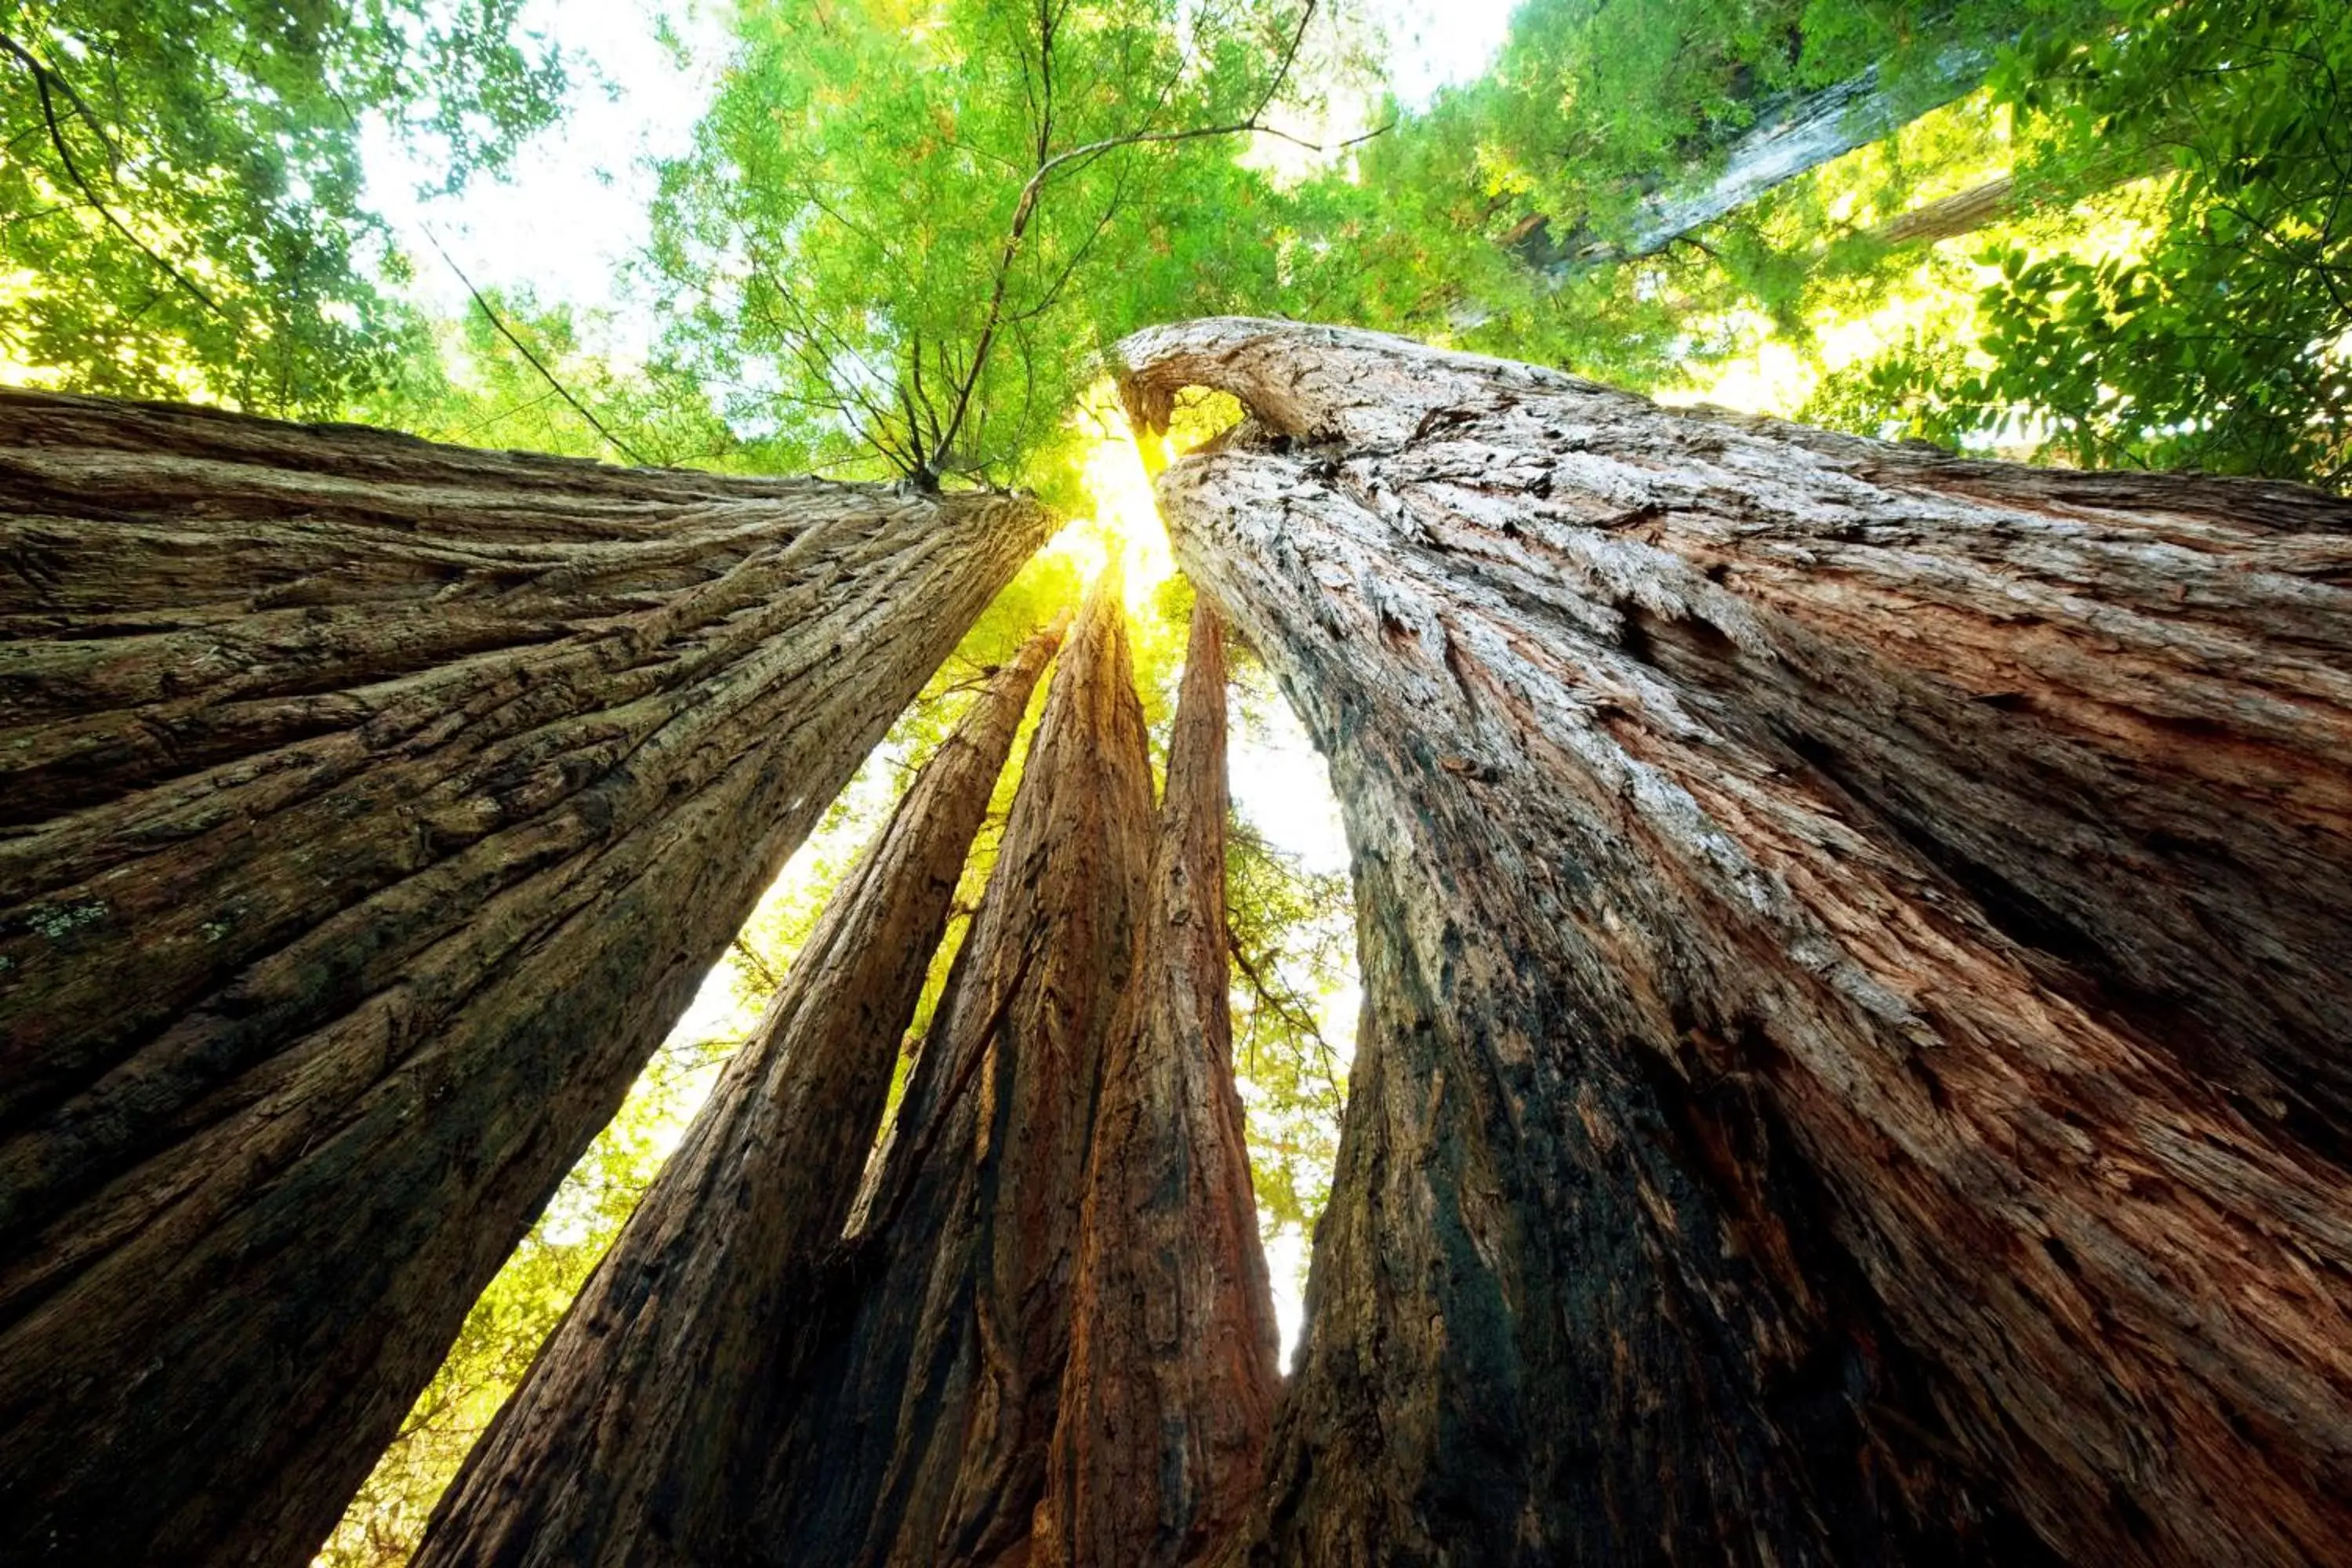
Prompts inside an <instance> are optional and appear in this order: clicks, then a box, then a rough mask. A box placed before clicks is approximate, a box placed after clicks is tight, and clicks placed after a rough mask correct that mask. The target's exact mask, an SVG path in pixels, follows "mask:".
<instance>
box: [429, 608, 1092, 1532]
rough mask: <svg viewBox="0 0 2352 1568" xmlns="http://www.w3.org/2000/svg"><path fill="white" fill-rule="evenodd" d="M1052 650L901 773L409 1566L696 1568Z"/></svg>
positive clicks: (784, 1379)
mask: <svg viewBox="0 0 2352 1568" xmlns="http://www.w3.org/2000/svg"><path fill="white" fill-rule="evenodd" d="M1060 641H1061V631H1060V628H1059V627H1058V626H1057V627H1055V628H1053V629H1052V630H1049V631H1045V632H1041V633H1039V634H1038V635H1037V636H1036V637H1033V638H1031V639H1030V641H1029V643H1028V644H1027V646H1026V647H1024V648H1023V649H1022V651H1021V653H1020V655H1019V657H1017V658H1015V659H1014V660H1013V662H1012V663H1011V664H1008V665H1006V666H1005V667H1003V668H1002V669H1000V670H998V671H997V672H996V674H995V676H994V677H993V678H992V679H991V680H990V681H989V683H988V685H987V687H986V688H985V689H983V690H982V694H981V696H980V699H979V700H978V701H977V702H976V703H975V705H974V706H973V708H972V710H971V712H970V713H968V714H966V715H965V717H964V719H963V721H962V722H961V723H960V724H959V725H958V726H957V728H956V730H955V731H954V733H952V734H951V735H950V736H949V737H948V739H947V741H946V742H944V743H943V744H942V745H941V746H940V750H939V751H938V752H936V753H935V754H934V755H933V756H932V757H931V759H930V760H929V762H928V763H925V764H924V766H923V768H922V771H921V772H920V773H918V774H917V775H916V778H915V782H914V784H912V785H911V786H910V787H909V788H908V792H907V794H906V796H905V798H904V799H902V800H901V801H900V802H899V803H898V809H897V811H896V812H895V813H893V815H892V816H891V818H890V821H889V823H888V825H887V826H885V827H884V829H883V831H882V833H881V835H880V836H879V837H877V839H876V840H875V842H874V844H873V845H872V846H871V847H869V848H868V849H867V850H866V853H865V855H864V856H863V857H861V858H860V859H859V861H858V863H857V866H856V868H855V869H854V870H853V871H852V872H851V873H850V875H849V877H848V878H847V879H845V881H844V882H843V883H842V885H841V888H840V889H839V890H838V891H837V892H836V893H835V895H834V898H833V900H832V902H831V903H830V904H828V905H827V906H826V909H825V912H824V918H823V919H822V920H821V921H819V922H818V924H817V927H816V930H815V931H813V932H812V933H811V934H810V936H809V939H808V942H807V943H806V944H805V945H804V946H803V948H802V949H801V952H800V954H799V956H798V957H796V958H795V959H794V960H793V965H792V969H791V971H790V973H787V974H786V976H785V978H784V982H783V984H782V987H781V988H780V989H779V990H778V992H777V993H776V996H775V999H774V1000H773V1001H772V1002H771V1003H770V1004H769V1006H768V1010H767V1013H766V1015H765V1016H763V1017H762V1018H761V1021H760V1026H759V1027H758V1028H757V1029H756V1030H754V1031H753V1033H752V1035H751V1038H750V1039H749V1040H748V1041H746V1042H745V1044H744V1047H743V1048H742V1050H741V1051H740V1052H739V1053H738V1054H737V1055H736V1057H735V1058H734V1060H733V1061H732V1062H730V1064H729V1066H728V1069H727V1072H726V1074H725V1076H724V1077H723V1078H722V1079H720V1081H719V1085H718V1087H717V1088H716V1089H714V1090H713V1091H712V1094H711V1098H710V1103H709V1105H708V1106H707V1107H706V1108H705V1109H704V1110H703V1112H702V1114H701V1115H700V1116H699V1117H698V1118H697V1119H696V1121H695V1124H694V1126H693V1127H692V1128H691V1129H690V1130H689V1131H688V1134H687V1137H686V1139H685V1141H684V1142H682V1143H681V1144H680V1145H679V1147H678V1150H677V1153H676V1154H675V1155H673V1156H672V1157H671V1158H670V1160H669V1162H668V1163H667V1164H666V1165H665V1166H664V1167H663V1169H662V1174H661V1177H660V1179H659V1180H658V1181H657V1182H656V1183H655V1184H654V1186H653V1188H652V1190H651V1191H649V1192H648V1193H646V1196H645V1201H644V1202H643V1203H641V1204H640V1205H638V1207H637V1210H636V1213H635V1214H634V1215H631V1216H630V1219H629V1223H628V1224H627V1226H625V1227H624V1228H623V1230H622V1232H621V1235H620V1237H619V1238H618V1239H617V1240H616V1241H614V1244H613V1249H612V1251H611V1252H610V1253H609V1254H607V1255H606V1257H605V1258H604V1262H603V1263H601V1264H600V1265H599V1266H598V1267H597V1269H596V1272H595V1274H594V1275H593V1276H592V1277H591V1278H590V1279H589V1281H588V1283H587V1285H586V1287H585V1288H584V1289H583V1290H582V1291H581V1293H580V1297H579V1299H578V1300H576V1301H574V1302H573V1303H572V1309H571V1310H570V1311H569V1312H568V1313H567V1314H566V1315H565V1317H564V1321H563V1322H562V1326H560V1327H559V1328H558V1329H557V1330H556V1331H555V1332H554V1334H553V1335H551V1337H550V1338H549V1341H548V1342H547V1345H546V1346H545V1348H544V1349H542V1350H541V1352H540V1355H539V1358H538V1360H537V1361H536V1362H535V1363H533V1364H532V1367H531V1370H530V1375H529V1376H527V1377H526V1378H525V1379H524V1381H523V1384H522V1386H521V1387H520V1388H519V1389H517V1390H516V1391H515V1394H514V1397H513V1398H512V1399H510V1400H509V1402H508V1403H507V1405H506V1406H505V1408H504V1409H502V1410H500V1411H499V1416H498V1419H497V1420H496V1421H495V1422H494V1423H493V1424H492V1426H491V1427H490V1430H489V1431H488V1433H487V1434H486V1435H485V1436H483V1438H482V1440H481V1442H480V1443H479V1444H478V1445H477V1446H476V1447H475V1448H474V1451H473V1452H472V1453H471V1454H470V1455H468V1456H467V1461H466V1468H465V1469H464V1470H463V1471H462V1472H461V1473H460V1474H459V1475H458V1478H457V1481H456V1482H455V1483H454V1484H453V1485H452V1487H451V1488H450V1489H449V1491H448V1493H447V1494H446V1497H445V1499H444V1500H443V1501H442V1503H441V1505H440V1507H439V1508H438V1509H437V1510H436V1516H435V1520H434V1523H433V1526H432V1528H431V1529H430V1530H429V1531H427V1533H426V1536H425V1544H424V1546H423V1548H422V1549H421V1550H420V1551H419V1552H418V1553H417V1557H416V1563H417V1564H418V1568H431V1565H434V1564H440V1563H448V1564H461V1565H465V1568H487V1565H488V1564H491V1563H547V1564H558V1565H562V1568H585V1565H587V1564H592V1563H668V1562H676V1563H706V1562H711V1561H714V1560H715V1558H714V1556H713V1555H712V1552H713V1551H714V1548H715V1543H716V1542H719V1540H722V1539H723V1538H724V1536H725V1533H726V1531H727V1529H728V1510H729V1508H730V1506H731V1505H732V1504H733V1502H734V1501H735V1492H736V1490H737V1489H739V1488H740V1472H741V1470H742V1468H743V1465H744V1461H745V1457H746V1456H750V1455H756V1454H758V1453H761V1452H763V1451H764V1448H765V1444H766V1442H767V1441H768V1436H767V1434H766V1433H765V1432H764V1431H763V1429H762V1422H763V1418H765V1417H766V1416H767V1415H769V1413H770V1411H771V1410H772V1402H773V1400H774V1399H775V1397H776V1395H777V1394H778V1392H779V1391H783V1390H790V1389H793V1388H795V1387H797V1385H798V1380H799V1377H800V1375H801V1373H803V1371H805V1369H806V1367H807V1365H808V1363H809V1359H810V1352H811V1350H812V1348H813V1347H812V1344H811V1338H812V1334H813V1332H814V1330H815V1329H816V1328H817V1327H818V1326H819V1325H820V1324H821V1322H822V1318H821V1315H820V1314H818V1313H815V1312H812V1311H811V1310H808V1307H809V1302H810V1301H811V1300H812V1299H813V1298H814V1295H815V1294H816V1291H817V1288H818V1286H819V1284H820V1283H821V1280H822V1278H823V1272H824V1268H826V1267H827V1266H829V1265H830V1264H831V1263H832V1262H833V1261H834V1255H835V1252H836V1251H837V1249H838V1246H839V1243H840V1240H841V1233H842V1226H843V1225H844V1224H845V1222H846V1220H847V1219H848V1217H849V1207H850V1203H851V1201H852V1200H853V1199H854V1198H855V1197H856V1194H857V1186H858V1182H859V1178H860V1177H861V1176H862V1175H863V1174H864V1173H865V1169H866V1156H867V1154H868V1153H869V1152H871V1151H872V1149H873V1147H874V1139H875V1134H876V1133H877V1131H878V1130H879V1128H880V1124H881V1120H882V1107H883V1101H884V1099H885V1097H886V1096H887V1093H888V1091H889V1088H890V1075H891V1069H892V1067H893V1065H894V1064H895V1063H896V1062H897V1060H898V1048H899V1046H900V1044H901V1043H902V1041H903V1039H904V1037H905V1036H906V1032H907V1026H908V1025H909V1024H910V1023H912V1022H913V1021H914V1016H915V1006H916V1003H917V1002H918V1000H919V998H920V996H921V994H922V988H923V980H924V976H925V974H926V973H928V971H929V963H930V956H931V953H932V952H933V951H934V950H935V949H937V948H938V946H939V944H940V936H941V934H942V933H943V932H944V931H946V929H947V922H948V912H949V909H950V905H951V904H952V902H953V901H954V897H955V889H956V882H957V880H958V879H960V878H961V875H962V872H963V865H964V859H965V858H966V856H967V855H969V854H970V852H971V842H972V837H973V835H975V834H976V833H978V832H979V830H980V825H981V821H982V818H983V817H984V816H986V815H987V813H988V801H989V796H990V795H991V794H992V792H993V791H994V789H995V787H996V779H997V775H998V773H1001V772H1003V767H1004V761H1005V758H1006V757H1007V756H1008V755H1009V754H1010V753H1011V752H1012V749H1013V736H1014V735H1015V733H1017V732H1018V731H1019V730H1020V727H1021V719H1022V715H1023V713H1024V710H1026V709H1027V707H1028V703H1029V694H1030V692H1031V690H1032V689H1034V687H1035V685H1036V683H1037V678H1038V676H1039V675H1040V674H1041V673H1042V672H1043V671H1044V669H1045V664H1046V661H1047V660H1048V659H1050V658H1052V657H1053V653H1054V649H1055V647H1056V646H1057V645H1058V644H1059V643H1060Z"/></svg>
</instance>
